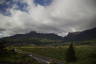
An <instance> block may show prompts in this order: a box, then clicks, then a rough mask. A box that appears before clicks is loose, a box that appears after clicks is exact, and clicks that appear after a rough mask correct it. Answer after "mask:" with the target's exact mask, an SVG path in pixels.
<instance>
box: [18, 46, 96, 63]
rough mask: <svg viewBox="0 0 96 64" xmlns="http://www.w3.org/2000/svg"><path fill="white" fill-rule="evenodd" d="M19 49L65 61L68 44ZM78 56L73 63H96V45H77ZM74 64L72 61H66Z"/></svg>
mask: <svg viewBox="0 0 96 64" xmlns="http://www.w3.org/2000/svg"><path fill="white" fill-rule="evenodd" d="M17 48H18V49H21V50H24V51H27V52H30V53H34V54H38V55H42V56H46V57H51V58H55V59H58V60H61V61H65V53H66V50H67V48H68V46H62V47H27V46H24V47H17ZM75 50H76V56H77V58H78V61H77V62H75V63H73V64H96V47H95V46H76V47H75ZM65 62H66V61H65ZM66 64H72V63H66Z"/></svg>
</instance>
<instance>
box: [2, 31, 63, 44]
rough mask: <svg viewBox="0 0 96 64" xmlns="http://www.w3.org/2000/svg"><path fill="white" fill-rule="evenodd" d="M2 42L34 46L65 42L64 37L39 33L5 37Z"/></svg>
mask: <svg viewBox="0 0 96 64" xmlns="http://www.w3.org/2000/svg"><path fill="white" fill-rule="evenodd" d="M1 40H6V41H7V42H8V43H10V44H15V45H17V44H19V45H22V44H24V45H25V44H34V45H47V44H54V43H55V44H56V43H61V42H63V37H61V36H58V35H56V34H54V33H37V32H35V31H32V32H30V33H27V34H16V35H14V36H10V37H5V38H2V39H1Z"/></svg>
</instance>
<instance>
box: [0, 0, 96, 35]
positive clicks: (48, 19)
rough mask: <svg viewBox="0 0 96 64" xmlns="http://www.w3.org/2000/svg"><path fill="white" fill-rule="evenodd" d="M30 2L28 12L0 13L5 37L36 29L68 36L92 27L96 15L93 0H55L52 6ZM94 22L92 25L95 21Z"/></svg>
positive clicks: (0, 22) (0, 27) (28, 1)
mask: <svg viewBox="0 0 96 64" xmlns="http://www.w3.org/2000/svg"><path fill="white" fill-rule="evenodd" d="M22 1H24V2H26V3H28V5H29V6H28V8H27V9H28V10H29V12H28V13H26V12H22V11H20V10H14V9H10V11H11V13H12V16H9V17H8V16H3V15H1V14H0V19H1V20H0V29H6V30H5V31H3V32H2V36H1V37H3V35H4V36H8V35H14V34H17V33H26V32H29V31H37V32H42V33H50V32H52V33H57V34H58V35H62V36H64V35H66V34H67V33H68V32H74V31H81V30H85V29H89V28H92V27H95V24H94V26H90V24H92V23H96V22H95V21H96V20H95V21H93V19H94V18H95V17H96V7H95V6H94V5H93V4H92V1H91V0H54V1H53V3H52V4H51V5H50V6H46V7H44V6H40V5H38V6H35V4H34V3H33V2H32V0H22ZM92 25H93V24H92Z"/></svg>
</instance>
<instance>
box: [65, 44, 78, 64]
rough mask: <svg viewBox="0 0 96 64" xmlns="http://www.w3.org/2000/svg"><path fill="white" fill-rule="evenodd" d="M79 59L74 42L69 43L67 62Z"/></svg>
mask: <svg viewBox="0 0 96 64" xmlns="http://www.w3.org/2000/svg"><path fill="white" fill-rule="evenodd" d="M76 60H77V58H76V54H75V50H74V47H73V43H71V44H70V45H69V48H68V50H67V51H66V61H67V62H75V61H76Z"/></svg>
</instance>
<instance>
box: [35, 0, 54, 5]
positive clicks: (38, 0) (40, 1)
mask: <svg viewBox="0 0 96 64" xmlns="http://www.w3.org/2000/svg"><path fill="white" fill-rule="evenodd" d="M52 1H53V0H34V3H35V5H41V6H49V5H50V4H51V3H52Z"/></svg>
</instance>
